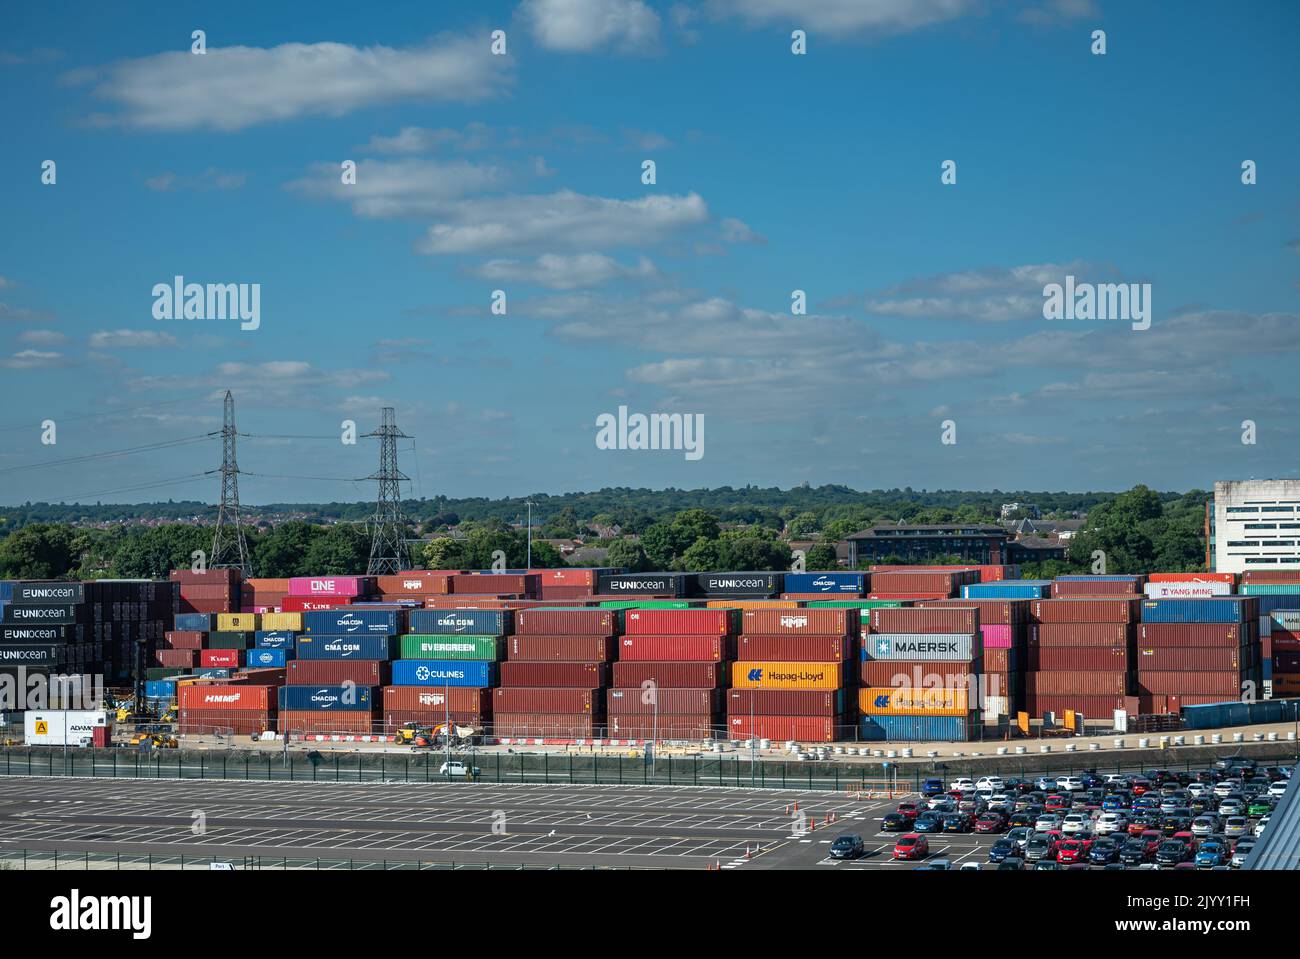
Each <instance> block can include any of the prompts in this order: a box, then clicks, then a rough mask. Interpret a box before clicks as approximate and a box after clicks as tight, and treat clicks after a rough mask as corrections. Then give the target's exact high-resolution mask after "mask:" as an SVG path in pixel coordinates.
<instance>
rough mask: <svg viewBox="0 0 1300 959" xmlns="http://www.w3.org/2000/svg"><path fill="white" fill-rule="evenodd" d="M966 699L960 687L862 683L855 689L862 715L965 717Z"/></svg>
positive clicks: (966, 709)
mask: <svg viewBox="0 0 1300 959" xmlns="http://www.w3.org/2000/svg"><path fill="white" fill-rule="evenodd" d="M967 698H968V697H967V692H966V688H965V687H964V686H961V687H956V688H928V687H926V688H920V689H918V688H915V687H912V686H866V687H864V688H862V689H860V690H858V709H859V711H860V712H861V713H862V715H864V716H965V715H966V713H967V712H969V708H968V707H967V705H966V700H967Z"/></svg>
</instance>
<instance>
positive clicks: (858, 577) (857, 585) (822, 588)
mask: <svg viewBox="0 0 1300 959" xmlns="http://www.w3.org/2000/svg"><path fill="white" fill-rule="evenodd" d="M867 585H868V576H867V574H866V573H843V572H835V573H786V574H785V587H784V588H785V591H786V592H787V593H827V594H836V593H839V594H847V595H850V596H861V595H862V594H863V593H865V592H866V591H867Z"/></svg>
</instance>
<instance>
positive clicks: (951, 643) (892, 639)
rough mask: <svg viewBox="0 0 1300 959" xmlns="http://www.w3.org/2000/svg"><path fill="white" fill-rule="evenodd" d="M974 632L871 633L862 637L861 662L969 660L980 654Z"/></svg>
mask: <svg viewBox="0 0 1300 959" xmlns="http://www.w3.org/2000/svg"><path fill="white" fill-rule="evenodd" d="M976 635H977V634H974V633H870V634H868V635H867V636H864V637H863V638H862V659H863V660H873V659H931V660H946V661H949V662H964V661H970V660H972V659H974V658H975V657H976V656H978V655H979V649H978V647H977V645H976V640H975V637H976Z"/></svg>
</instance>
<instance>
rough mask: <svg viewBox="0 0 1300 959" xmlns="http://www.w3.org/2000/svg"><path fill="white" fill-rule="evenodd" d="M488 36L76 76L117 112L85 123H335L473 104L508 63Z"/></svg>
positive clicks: (190, 59) (291, 49)
mask: <svg viewBox="0 0 1300 959" xmlns="http://www.w3.org/2000/svg"><path fill="white" fill-rule="evenodd" d="M489 46H490V41H489V38H488V36H487V35H486V34H485V35H483V36H472V37H448V36H443V37H439V38H437V39H435V40H433V41H431V42H429V43H427V44H425V45H422V46H415V47H404V48H401V49H394V48H392V47H385V46H372V47H354V46H349V45H348V44H344V43H312V44H306V43H285V44H281V45H280V46H277V47H269V48H262V47H243V46H240V47H209V48H208V51H207V53H205V54H203V55H202V56H199V55H196V54H192V53H190V52H188V51H184V52H182V51H176V52H170V53H159V54H154V55H152V56H147V57H141V58H138V59H134V60H122V61H119V62H117V63H113V64H110V65H108V66H107V67H104V68H102V69H98V70H90V71H75V72H74V73H71V74H69V75H67V76H66V77H65V80H66V82H69V83H83V82H93V83H94V84H95V86H94V91H93V92H94V94H95V95H96V96H97V97H99V98H101V99H104V100H108V101H110V102H111V103H113V104H114V105H115V106H116V107H117V112H114V113H110V114H107V115H104V114H100V115H97V116H95V117H93V118H92V119H93V120H94V121H95V122H97V123H100V124H104V125H123V126H130V127H137V128H141V129H149V130H193V129H203V128H207V129H214V130H221V131H226V132H229V131H234V130H242V129H244V128H245V127H249V126H254V125H256V124H260V123H270V122H275V121H283V120H292V119H295V118H297V117H304V116H329V117H338V116H342V115H344V114H346V113H349V112H351V111H353V110H356V109H358V108H360V107H363V106H368V105H371V104H379V103H393V102H397V101H402V100H418V101H427V102H439V103H472V102H476V101H479V100H482V99H485V98H488V97H492V96H495V95H497V94H499V93H500V92H501V91H502V90H503V88H504V87H505V86H506V85H507V83H508V82H509V74H508V70H509V62H510V58H509V57H498V56H493V55H492V53H491V51H490V49H489Z"/></svg>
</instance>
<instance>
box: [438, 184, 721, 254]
mask: <svg viewBox="0 0 1300 959" xmlns="http://www.w3.org/2000/svg"><path fill="white" fill-rule="evenodd" d="M708 217H709V211H708V207H707V205H706V204H705V202H704V200H703V199H702V198H701V197H700V196H699V195H698V194H695V193H690V194H687V195H686V196H672V195H668V194H656V195H653V196H648V197H645V198H643V199H640V200H613V199H609V198H606V197H598V196H584V195H582V194H579V193H574V192H572V191H570V190H562V191H560V192H558V193H552V194H548V195H544V196H500V197H490V198H485V199H477V200H465V201H462V202H460V203H457V204H456V205H455V207H454V208H453V210H452V211H451V215H450V216H449V217H447V219H446V222H443V223H438V224H435V225H434V226H433V227H431V228H430V229H429V232H428V234H427V236H426V237H425V238H424V240H423V241H422V242H421V243H420V244H419V246H418V248H419V249H420V251H421V252H424V253H433V254H440V253H483V252H490V251H493V250H527V249H537V248H545V247H548V246H554V245H556V244H557V243H558V244H563V245H564V246H566V247H567V248H569V249H578V250H582V249H591V248H593V247H617V246H627V245H630V244H643V243H653V242H656V241H658V240H662V239H664V238H665V237H667V236H668V235H670V234H672V233H674V232H676V231H678V230H680V229H683V228H686V227H690V226H694V225H696V224H699V223H703V222H705V221H707V220H708Z"/></svg>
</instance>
